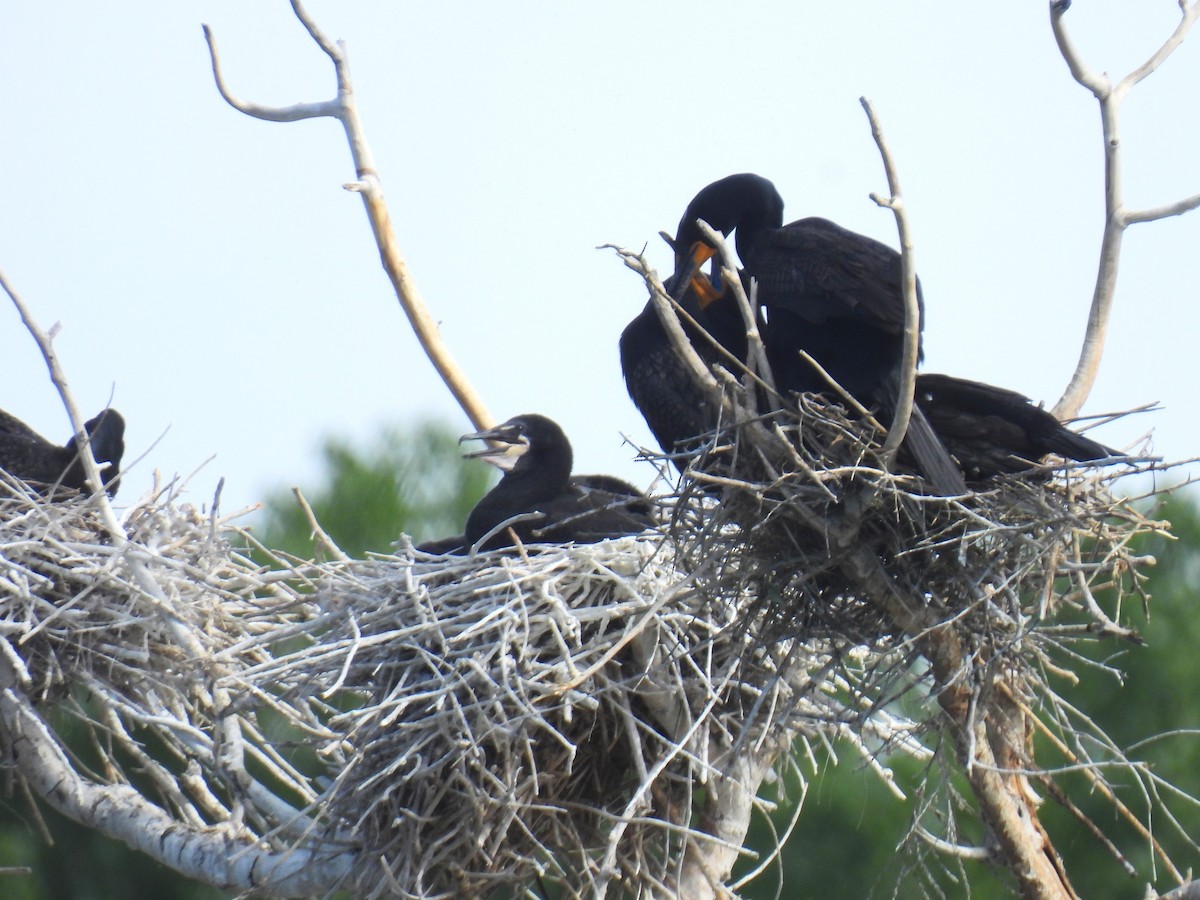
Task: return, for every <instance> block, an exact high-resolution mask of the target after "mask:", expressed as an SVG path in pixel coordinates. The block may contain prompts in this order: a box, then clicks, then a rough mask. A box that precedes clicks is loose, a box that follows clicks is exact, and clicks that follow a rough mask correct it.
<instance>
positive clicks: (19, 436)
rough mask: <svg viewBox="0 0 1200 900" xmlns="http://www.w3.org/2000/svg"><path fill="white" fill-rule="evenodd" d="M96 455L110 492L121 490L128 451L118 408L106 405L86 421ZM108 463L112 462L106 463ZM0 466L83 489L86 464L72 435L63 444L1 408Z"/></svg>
mask: <svg viewBox="0 0 1200 900" xmlns="http://www.w3.org/2000/svg"><path fill="white" fill-rule="evenodd" d="M84 428H85V430H86V431H87V434H88V444H89V446H90V447H91V452H92V457H93V458H94V459H95V460H96V462H97V464H99V465H101V469H100V476H101V478H103V479H104V485H105V490H107V491H108V494H109V496H113V495H115V494H116V492H117V486H118V484H119V478H118V475H119V474H120V471H121V457H122V455H124V453H125V420H124V419H123V418H122V417H121V414H120V413H119V412H117V411H116V410H115V409H106V410H104V411H102V412H101V413H100V414H99V415H98V416H95V417H94V418H91V419H88V421H87V422H86V423H85V424H84ZM105 463H107V464H108V465H104V464H105ZM0 469H3V470H4V471H6V472H8V473H9V474H10V475H15V476H16V477H18V478H20V479H21V480H22V481H31V482H36V483H38V484H43V485H62V486H63V487H69V488H76V489H79V490H83V489H84V488H85V484H84V473H83V464H82V463H80V461H79V452H78V449H77V446H76V443H75V436H74V435H72V436H71V439H70V440H69V441H67V443H66V444H65V445H64V446H62V447H59V446H57V445H55V444H52V443H50V442H49V441H48V440H46V439H45V438H44V437H42V436H41V435H40V434H38V433H37V432H36V431H34V430H33V429H32V428H30V427H29V426H28V425H26V424H25V423H24V422H22V421H21V420H20V419H18V418H16V417H15V416H12V415H9V414H8V413H6V412H4V411H3V410H0Z"/></svg>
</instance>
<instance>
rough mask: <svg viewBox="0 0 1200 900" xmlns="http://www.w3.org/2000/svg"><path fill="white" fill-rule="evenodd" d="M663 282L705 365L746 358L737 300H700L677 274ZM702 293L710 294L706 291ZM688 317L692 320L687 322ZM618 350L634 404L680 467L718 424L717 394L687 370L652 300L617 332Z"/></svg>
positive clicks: (744, 338)
mask: <svg viewBox="0 0 1200 900" xmlns="http://www.w3.org/2000/svg"><path fill="white" fill-rule="evenodd" d="M663 287H664V288H666V290H667V292H668V293H669V294H671V295H672V296H673V297H674V298H675V299H676V301H677V302H678V303H679V307H680V309H681V310H682V311H683V312H684V313H685V314H686V315H685V316H683V317H681V324H682V326H683V330H684V333H685V334H686V335H687V336H688V339H689V340H690V341H691V342H692V346H693V347H695V348H696V353H697V354H698V355H699V357H700V359H701V360H703V361H704V363H705V364H706V365H707V366H709V367H710V368H711V367H712V366H713V365H715V364H723V365H725V366H726V367H727V368H730V369H733V368H734V366H733V364H732V363H731V362H730V356H732V357H733V358H734V359H736V360H738V361H739V362H744V361H745V359H746V328H745V325H744V324H743V322H742V318H741V315H740V313H739V312H738V309H737V306H736V304H734V303H712V304H710V303H709V302H708V301H707V300H702V297H701V295H700V294H698V293H697V292H696V291H695V290H693V289H692V286H691V284H690V282H689V280H688V278H686V277H682V275H677V276H675V277H672V278H670V279H668V281H667V282H666V284H664V285H663ZM705 297H706V298H709V299H711V297H712V294H711V292H709V293H706V294H705ZM689 316H690V317H691V319H692V320H693V321H695V323H696V324H695V325H693V324H692V322H690V321H688V317H689ZM697 326H699V327H697ZM701 329H703V331H701ZM705 334H707V336H705ZM722 349H724V351H725V353H722V352H721V351H722ZM620 350H621V371H622V372H623V373H624V375H625V387H626V389H627V390H628V391H629V396H630V398H631V399H632V400H633V403H634V406H636V407H637V408H638V410H639V411H640V412H641V414H642V417H643V418H644V419H645V420H646V424H647V425H648V426H649V427H650V431H651V433H652V434H653V435H654V439H655V440H656V441H658V445H659V446H660V447H661V448H662V450H663V452H664V453H667V454H671V455H672V459H673V461H674V462H675V465H676V467H677V468H678V469H679V470H680V471H681V472H682V471H684V470H685V469H686V468H687V462H688V457H689V456H690V453H691V452H694V451H695V449H696V441H697V439H698V438H700V437H701V436H702V435H706V434H710V433H711V432H713V431H715V430H716V429H717V427H718V426H719V425H720V402H719V399H718V398H714V397H713V396H712V395H711V393H709V392H708V391H707V390H705V389H704V388H703V387H702V386H701V385H700V384H698V383H697V382H696V379H695V378H694V377H693V376H692V374H691V373H690V372H689V371H688V368H687V366H686V365H685V363H684V362H683V360H682V359H681V358H680V356H679V354H678V353H677V352H676V351H675V348H674V347H673V346H672V344H671V339H670V337H668V335H667V331H666V329H665V328H664V327H663V324H662V320H661V319H660V318H659V316H658V312H657V310H656V309H655V307H654V301H653V300H650V301H649V302H648V303H647V304H646V306H645V308H644V309H643V310H642V311H641V313H639V314H638V316H637V317H636V318H635V319H633V321H631V322H630V323H629V324H628V325H626V326H625V330H624V331H623V332H621V342H620ZM726 354H728V355H726Z"/></svg>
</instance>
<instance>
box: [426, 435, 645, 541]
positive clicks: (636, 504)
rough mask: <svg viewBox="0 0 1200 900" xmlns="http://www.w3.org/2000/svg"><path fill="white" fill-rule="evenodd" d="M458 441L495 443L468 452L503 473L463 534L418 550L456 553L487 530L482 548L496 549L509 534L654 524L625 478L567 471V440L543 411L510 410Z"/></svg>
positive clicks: (553, 535)
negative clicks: (496, 423)
mask: <svg viewBox="0 0 1200 900" xmlns="http://www.w3.org/2000/svg"><path fill="white" fill-rule="evenodd" d="M462 440H464V441H467V440H481V441H491V442H493V443H494V444H495V445H496V446H492V447H487V448H485V449H483V450H477V451H475V452H473V453H468V454H467V458H468V459H482V460H484V461H485V462H488V463H491V464H492V465H494V466H496V467H497V468H499V469H501V470H503V471H504V477H503V478H501V479H500V483H499V484H497V485H496V486H495V487H494V488H492V489H491V491H489V492H488V493H487V494H486V495H485V496H484V498H483V499H482V500H480V501H479V502H478V503H477V504H476V505H475V508H474V509H472V510H471V512H470V514H469V515H468V516H467V524H466V529H465V533H464V534H463V535H462V536H460V537H452V538H443V539H441V540H437V541H428V542H426V543H423V544H420V545H418V547H417V549H418V550H423V551H424V552H427V553H452V552H462V551H463V550H466V549H469V548H470V547H473V546H474V545H475V544H477V543H479V542H480V541H482V540H483V539H484V538H485V537H486V538H487V540H486V541H484V542H483V544H482V546H481V548H482V549H484V550H494V549H496V548H498V547H508V546H512V544H513V541H514V538H513V535H514V534H515V535H516V539H518V540H520V541H521V543H523V544H533V543H542V544H562V543H567V542H570V541H574V542H576V543H581V544H582V543H595V542H596V541H602V540H605V539H606V538H614V537H620V536H622V535H626V534H637V533H638V532H641V531H645V530H646V529H647V528H654V527H656V526H657V525H658V519H657V517H656V516H655V515H654V509H653V504H652V503H651V501H650V500H649V499H648V498H647V497H646V496H645V495H644V494H643V493H642V492H641V491H639V490H638V489H637V488H636V487H634V486H633V485H631V484H629V483H628V482H626V481H623V480H622V479H620V478H616V477H614V476H612V475H577V476H574V477H572V475H571V467H572V465H573V461H574V460H573V453H572V451H571V443H570V441H568V440H567V436H566V435H565V434H564V433H563V430H562V428H560V427H559V426H558V423H556V422H554V421H553V420H551V419H548V418H547V417H546V416H542V415H537V414H536V413H529V414H526V415H521V416H514V417H513V418H511V419H509V420H508V421H507V422H505V423H504V424H502V425H499V426H497V427H496V428H491V429H488V430H486V431H479V432H476V433H474V434H466V435H463V437H462ZM500 526H505V527H500ZM492 532H494V533H492ZM489 535H490V536H489Z"/></svg>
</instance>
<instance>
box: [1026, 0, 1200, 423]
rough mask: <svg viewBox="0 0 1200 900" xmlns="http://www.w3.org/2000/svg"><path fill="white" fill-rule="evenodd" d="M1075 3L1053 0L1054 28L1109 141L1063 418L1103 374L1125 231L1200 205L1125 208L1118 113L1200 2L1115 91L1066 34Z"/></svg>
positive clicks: (1187, 7)
mask: <svg viewBox="0 0 1200 900" xmlns="http://www.w3.org/2000/svg"><path fill="white" fill-rule="evenodd" d="M1070 5H1071V3H1070V0H1051V2H1050V27H1051V29H1052V31H1053V32H1054V40H1055V42H1056V43H1057V44H1058V49H1059V52H1060V53H1061V54H1062V57H1063V60H1064V61H1065V62H1066V64H1067V67H1068V68H1069V69H1070V71H1071V75H1072V77H1073V78H1074V79H1075V80H1076V81H1077V82H1079V83H1080V84H1081V85H1083V86H1084V87H1085V88H1087V89H1088V90H1089V91H1091V93H1092V94H1093V95H1094V96H1095V98H1096V100H1097V101H1098V102H1099V104H1100V122H1101V129H1102V132H1103V139H1104V182H1105V191H1104V211H1105V218H1104V235H1103V237H1102V238H1101V241H1100V264H1099V270H1098V272H1097V275H1096V286H1095V288H1094V290H1093V292H1092V304H1091V307H1090V309H1089V312H1088V322H1087V329H1086V331H1085V333H1084V339H1083V346H1082V348H1081V350H1080V354H1079V361H1078V363H1077V364H1076V367H1075V372H1074V373H1073V374H1072V376H1071V381H1070V383H1069V384H1068V385H1067V388H1066V390H1065V391H1064V392H1063V395H1062V397H1061V398H1060V399H1059V401H1058V402H1057V403H1056V404H1055V405H1054V408H1053V409H1052V410H1051V412H1053V413H1054V415H1056V416H1057V417H1058V418H1060V419H1070V418H1074V417H1075V416H1076V415H1078V414H1079V410H1080V409H1082V408H1083V404H1084V403H1085V402H1086V401H1087V398H1088V395H1089V394H1090V393H1091V391H1092V387H1093V385H1094V384H1095V383H1096V377H1097V375H1098V374H1099V372H1100V360H1101V357H1102V356H1103V354H1104V345H1105V342H1106V339H1107V337H1108V323H1109V320H1110V318H1111V315H1112V305H1113V297H1114V295H1115V294H1116V286H1117V271H1118V267H1119V263H1120V257H1121V239H1122V237H1123V236H1124V233H1125V229H1126V228H1127V227H1128V226H1130V225H1132V224H1135V223H1138V222H1151V221H1154V220H1155V219H1161V218H1165V217H1167V216H1177V215H1181V214H1183V213H1185V212H1189V211H1190V210H1193V209H1195V208H1197V207H1198V206H1200V195H1197V196H1193V197H1190V198H1187V199H1185V200H1181V201H1178V202H1176V203H1171V204H1167V205H1165V206H1161V207H1157V208H1154V209H1147V210H1140V211H1135V212H1131V211H1129V210H1127V209H1125V206H1124V199H1123V195H1122V190H1121V187H1122V185H1121V180H1122V173H1121V137H1120V129H1119V124H1120V119H1119V115H1118V113H1119V110H1120V106H1121V102H1122V101H1123V100H1124V99H1125V97H1126V96H1127V95H1128V94H1129V91H1130V90H1131V89H1132V88H1133V86H1134V85H1136V84H1138V83H1139V82H1140V81H1142V79H1144V78H1145V77H1146V76H1147V75H1149V74H1150V73H1151V72H1153V71H1155V70H1156V69H1157V68H1158V67H1159V66H1160V65H1162V63H1163V62H1164V61H1166V59H1167V58H1168V57H1169V56H1170V55H1171V54H1172V53H1173V52H1174V51H1175V50H1176V48H1178V47H1179V45H1180V44H1181V43H1182V42H1183V39H1184V38H1185V37H1186V36H1187V33H1188V31H1189V30H1190V29H1191V27H1192V24H1193V23H1194V22H1195V20H1196V18H1197V15H1198V14H1200V3H1198V2H1195V0H1193V2H1192V3H1190V4H1189V3H1188V2H1187V0H1180V4H1179V8H1180V11H1181V13H1182V16H1181V18H1180V21H1179V24H1178V25H1177V26H1176V27H1175V31H1174V32H1173V33H1172V34H1171V36H1170V37H1169V38H1167V40H1166V41H1165V42H1164V43H1163V45H1162V46H1161V47H1159V49H1158V50H1157V51H1155V53H1154V54H1153V55H1152V56H1151V57H1150V58H1149V59H1148V60H1146V62H1144V63H1143V64H1142V65H1140V66H1139V67H1138V68H1136V69H1134V70H1133V71H1132V72H1130V73H1129V74H1128V75H1126V76H1125V77H1124V78H1122V79H1121V80H1120V81H1119V82H1118V83H1117V85H1116V87H1113V84H1112V82H1111V81H1110V80H1109V78H1108V76H1107V75H1104V74H1097V73H1096V72H1094V71H1093V70H1092V69H1090V68H1089V67H1088V66H1087V64H1086V63H1085V62H1084V61H1083V59H1082V57H1081V56H1080V54H1079V51H1078V50H1077V49H1076V47H1075V45H1074V44H1073V43H1072V42H1071V39H1070V36H1069V35H1068V34H1067V30H1066V26H1065V25H1064V24H1063V14H1064V13H1065V12H1066V11H1067V9H1069V8H1070Z"/></svg>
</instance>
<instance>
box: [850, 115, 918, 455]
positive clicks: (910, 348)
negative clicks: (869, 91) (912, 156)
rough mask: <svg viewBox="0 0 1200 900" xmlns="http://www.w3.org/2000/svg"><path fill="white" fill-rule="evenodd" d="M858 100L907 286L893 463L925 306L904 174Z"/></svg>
mask: <svg viewBox="0 0 1200 900" xmlns="http://www.w3.org/2000/svg"><path fill="white" fill-rule="evenodd" d="M858 102H859V103H861V104H862V108H863V109H864V110H866V113H867V120H868V121H869V122H870V123H871V136H872V137H873V138H875V145H876V146H877V147H878V148H879V155H880V156H881V157H882V158H883V169H884V172H885V173H887V181H888V192H889V193H890V194H891V196H890V197H888V198H886V199H885V198H882V197H880V196H878V195H877V194H871V199H872V200H874V201H875V202H876V203H877V204H879V205H880V206H883V207H886V208H887V209H890V210H891V211H892V214H893V215H894V216H895V217H896V230H897V231H898V232H899V234H900V273H901V274H900V277H901V283H902V285H903V287H904V358H903V361H902V362H901V364H900V388H899V393H898V395H897V397H896V411H895V413H893V415H892V421H891V422H890V423H889V424H888V433H887V440H886V441H884V443H883V458H884V459H885V460H887V462H888V465H889V466H890V465H891V460H892V459H893V458H894V457H895V455H896V451H897V450H899V449H900V443H901V442H902V441H903V440H904V435H905V432H907V431H908V420H909V419H910V418H911V417H912V411H913V391H914V390H915V389H916V385H917V363H918V361H919V356H920V348H921V308H920V306H919V305H918V303H917V269H916V263H915V262H914V261H913V255H914V254H913V240H912V230H911V228H910V227H909V224H908V211H907V209H906V208H905V206H904V196H903V193H902V191H901V190H900V176H899V175H898V174H897V173H896V165H895V162H894V161H893V159H892V153H891V151H890V150H889V149H888V145H887V141H886V140H885V139H884V136H883V128H882V127H881V126H880V124H879V119H878V117H877V116H876V115H875V107H874V106H872V105H871V101H870V100H868V99H867V98H866V97H859V98H858Z"/></svg>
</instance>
